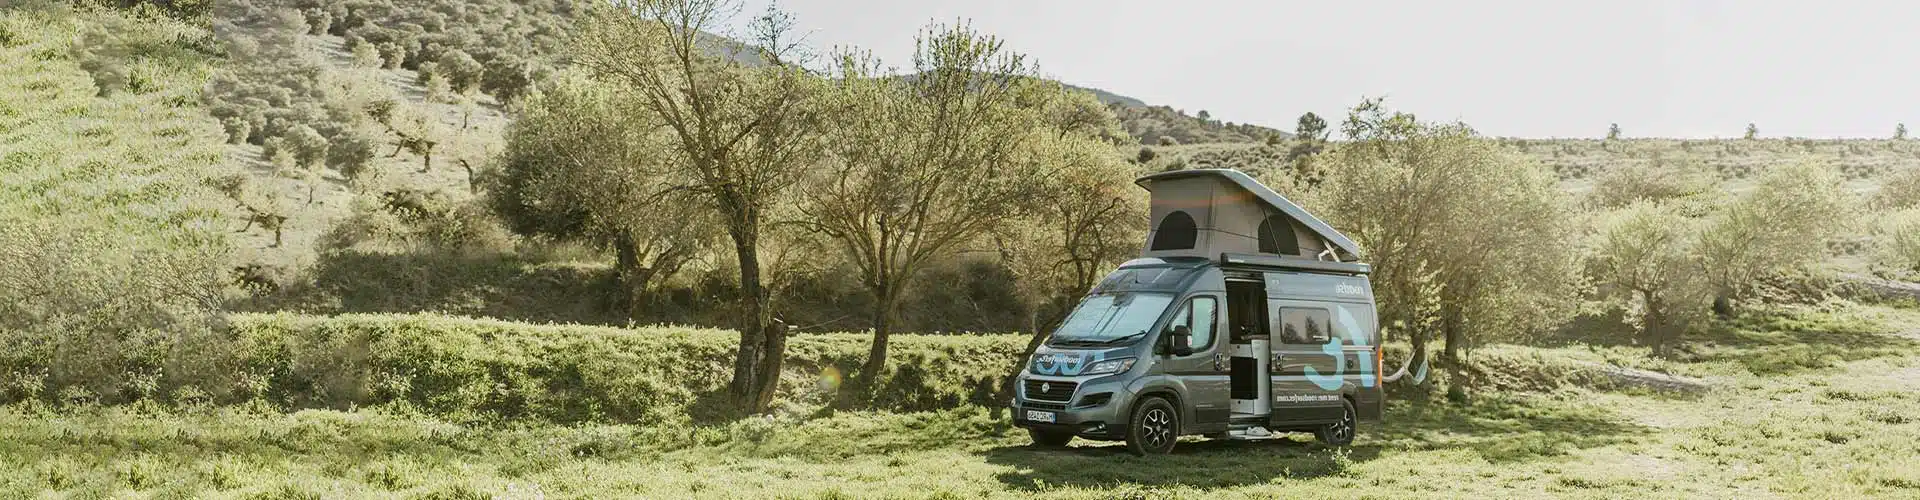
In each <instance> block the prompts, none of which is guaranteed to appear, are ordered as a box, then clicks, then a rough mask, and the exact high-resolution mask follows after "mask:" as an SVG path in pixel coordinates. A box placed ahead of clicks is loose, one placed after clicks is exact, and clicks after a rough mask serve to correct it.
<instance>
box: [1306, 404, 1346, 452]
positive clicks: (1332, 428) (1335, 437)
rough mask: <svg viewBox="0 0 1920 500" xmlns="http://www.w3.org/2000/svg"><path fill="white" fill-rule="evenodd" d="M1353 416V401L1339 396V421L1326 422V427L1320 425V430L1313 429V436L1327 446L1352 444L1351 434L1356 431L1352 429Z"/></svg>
mask: <svg viewBox="0 0 1920 500" xmlns="http://www.w3.org/2000/svg"><path fill="white" fill-rule="evenodd" d="M1354 417H1355V414H1354V411H1353V401H1350V400H1348V399H1346V398H1340V421H1339V422H1334V423H1331V424H1327V425H1326V427H1321V428H1320V430H1317V431H1314V433H1313V436H1314V437H1316V438H1319V439H1320V442H1321V443H1325V444H1326V445H1327V446H1346V445H1350V444H1353V435H1354V434H1355V432H1356V431H1355V429H1354V421H1355V420H1356V419H1355V418H1354Z"/></svg>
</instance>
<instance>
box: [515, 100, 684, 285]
mask: <svg viewBox="0 0 1920 500" xmlns="http://www.w3.org/2000/svg"><path fill="white" fill-rule="evenodd" d="M625 104H627V103H624V102H622V101H621V100H620V99H619V97H618V95H617V93H616V92H615V91H614V89H611V88H608V86H606V85H603V84H599V83H597V82H593V81H590V80H587V79H584V78H577V77H573V78H562V79H556V80H555V81H553V82H552V83H551V84H549V85H548V86H547V88H546V89H545V91H544V92H542V93H541V94H540V95H539V97H535V98H532V99H531V100H530V101H529V102H528V103H527V106H526V110H525V111H524V112H523V113H522V114H521V116H520V118H519V119H518V120H516V121H515V122H514V123H513V124H512V125H511V126H509V127H508V129H507V131H506V146H505V150H504V151H503V152H502V154H501V155H500V156H499V160H498V161H497V163H496V164H495V170H494V172H493V173H492V175H490V176H488V177H489V182H488V184H489V186H488V189H487V193H488V201H489V204H490V205H491V206H492V208H493V210H494V212H495V213H497V214H499V215H500V216H501V219H503V220H505V221H506V222H507V223H508V225H509V226H510V227H511V228H512V229H513V230H514V231H515V232H518V233H521V234H532V235H543V236H548V237H552V238H556V239H565V240H582V241H588V242H592V243H594V244H597V245H601V246H602V247H604V248H610V249H612V250H613V252H614V254H615V259H616V262H615V271H616V272H618V273H619V276H620V281H621V283H622V284H623V285H624V286H625V288H626V289H627V296H626V297H625V300H626V303H627V305H628V315H629V317H638V315H639V313H640V312H641V307H642V306H644V305H645V304H646V299H647V297H648V295H649V293H650V292H651V291H653V289H654V288H655V286H656V285H657V284H658V283H659V282H660V281H662V280H665V279H667V278H671V277H672V276H673V275H674V274H676V273H678V272H679V271H680V269H682V268H683V267H685V266H686V265H687V264H688V263H690V262H692V261H693V260H694V259H696V258H698V257H700V256H701V255H702V253H703V252H704V251H705V250H706V249H707V248H708V247H710V246H711V243H712V242H713V241H714V240H715V239H717V237H718V234H717V232H718V230H717V229H715V227H716V226H715V224H714V221H713V220H712V219H713V217H712V214H711V210H709V209H708V208H707V204H706V203H705V200H701V199H698V198H696V197H694V196H690V195H689V194H688V193H685V192H680V191H677V190H674V189H673V187H672V186H671V185H669V184H667V183H664V182H662V179H661V178H660V177H658V176H655V175H653V174H652V172H653V171H654V170H656V169H658V168H660V165H659V164H658V163H659V161H660V160H659V158H658V157H657V156H656V155H655V152H656V151H657V150H658V149H659V148H660V147H661V144H660V142H661V140H662V139H663V137H661V135H660V134H659V133H658V132H657V129H656V128H654V127H653V126H652V125H653V123H652V122H651V121H650V120H648V117H646V116H645V115H643V114H642V115H636V114H635V113H632V112H631V111H632V108H631V107H628V106H625Z"/></svg>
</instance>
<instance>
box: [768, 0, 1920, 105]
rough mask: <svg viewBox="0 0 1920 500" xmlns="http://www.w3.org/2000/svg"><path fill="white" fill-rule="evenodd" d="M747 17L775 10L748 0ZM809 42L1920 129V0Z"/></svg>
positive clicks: (834, 12)
mask: <svg viewBox="0 0 1920 500" xmlns="http://www.w3.org/2000/svg"><path fill="white" fill-rule="evenodd" d="M749 2H751V3H750V4H749V6H748V7H747V11H746V12H745V13H743V16H742V17H745V14H751V13H758V12H759V11H760V10H761V9H762V8H763V7H764V6H765V5H766V3H765V0H749ZM780 6H781V7H782V8H784V9H786V10H788V11H790V12H792V13H793V14H794V15H795V16H796V18H797V19H796V20H797V21H798V23H799V29H800V31H802V32H803V33H805V34H807V36H808V39H807V40H808V42H809V44H810V45H813V46H815V47H819V48H823V49H825V48H831V47H833V46H856V47H860V48H863V49H867V50H871V51H873V52H874V53H875V54H876V55H878V56H880V57H881V58H883V59H884V60H886V61H887V62H888V63H889V64H893V65H898V66H906V65H908V64H909V63H910V60H909V59H908V57H907V55H908V53H910V52H911V51H912V49H913V37H914V35H915V33H916V32H917V31H918V29H919V28H920V27H921V26H923V25H925V24H927V23H928V22H930V21H941V22H948V23H951V22H953V21H955V20H963V19H964V20H970V21H971V22H972V24H973V26H974V27H975V28H976V29H979V30H981V31H985V32H987V33H990V34H994V35H997V36H1000V37H1001V38H1004V39H1005V40H1006V41H1007V43H1008V45H1009V46H1010V47H1011V48H1013V49H1015V50H1018V51H1020V52H1023V53H1026V54H1028V55H1030V56H1032V57H1033V58H1035V60H1037V61H1038V62H1039V63H1040V66H1041V71H1042V72H1043V73H1045V74H1047V75H1048V76H1052V77H1055V78H1060V79H1062V80H1065V81H1067V82H1069V83H1073V84H1077V85H1082V86H1091V87H1097V88H1102V89H1106V90H1109V91H1113V92H1116V93H1119V94H1122V95H1128V96H1132V97H1137V98H1140V99H1143V100H1145V101H1147V102H1149V103H1153V104H1164V105H1169V106H1173V107H1175V108H1180V109H1184V110H1187V112H1188V113H1194V112H1197V111H1198V110H1203V109H1204V110H1207V111H1209V112H1210V113H1212V115H1213V116H1214V118H1215V119H1219V120H1225V121H1232V122H1251V123H1257V124H1262V125H1267V126H1273V127H1277V128H1282V129H1287V130H1291V129H1292V128H1293V123H1294V120H1295V119H1296V118H1297V117H1298V116H1299V115H1300V114H1301V113H1303V112H1306V111H1313V112H1315V113H1319V114H1321V115H1323V116H1328V117H1329V120H1328V121H1330V122H1334V123H1338V117H1342V116H1345V115H1344V110H1345V109H1346V108H1348V107H1351V106H1352V105H1353V104H1354V103H1355V102H1358V101H1359V100H1360V98H1361V97H1362V96H1382V95H1384V96H1386V97H1387V103H1388V105H1389V106H1390V107H1392V108H1394V109H1398V110H1401V111H1408V112H1412V113H1415V114H1417V115H1420V116H1421V117H1422V118H1424V119H1429V120H1453V119H1459V120H1464V121H1466V122H1467V123H1468V124H1471V125H1473V126H1474V128H1476V129H1479V130H1480V131H1481V132H1482V133H1484V134H1488V135H1496V136H1520V137H1547V136H1553V137H1598V136H1601V135H1604V134H1605V133H1606V130H1607V124H1608V123H1613V122H1617V123H1619V124H1620V126H1621V128H1622V129H1623V131H1624V132H1625V133H1626V135H1628V136H1660V137H1702V138H1704V137H1738V136H1740V134H1741V133H1742V131H1743V130H1744V129H1745V128H1746V124H1747V123H1748V122H1753V123H1756V124H1757V125H1758V126H1759V128H1760V133H1761V135H1762V136H1772V137H1777V136H1803V137H1821V138H1825V137H1886V136H1889V135H1891V134H1892V132H1893V128H1894V124H1895V123H1898V122H1903V121H1904V122H1907V123H1909V124H1910V126H1920V52H1917V51H1916V49H1920V38H1916V36H1920V2H1914V1H1884V2H1870V1H1840V0H1834V1H1818V2H1816V1H1796V2H1786V1H1736V0H1719V1H1715V0H1699V1H1646V0H1627V1H1613V0H1608V1H1591V0H1587V1H1579V2H1573V1H1558V0H1533V1H1528V0H1511V1H1486V0H1481V1H1444V2H1443V1H1415V0H1408V1H1349V0H1318V1H1310V2H1309V1H1241V2H1225V1H1205V0H1156V1H1136V0H1106V1H1098V0H1081V1H1051V0H1050V1H1044V2H1043V1H1018V0H780Z"/></svg>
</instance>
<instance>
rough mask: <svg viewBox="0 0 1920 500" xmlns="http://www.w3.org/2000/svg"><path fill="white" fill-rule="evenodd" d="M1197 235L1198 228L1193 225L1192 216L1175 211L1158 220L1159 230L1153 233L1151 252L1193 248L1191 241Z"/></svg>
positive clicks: (1198, 233) (1198, 232)
mask: <svg viewBox="0 0 1920 500" xmlns="http://www.w3.org/2000/svg"><path fill="white" fill-rule="evenodd" d="M1199 235H1200V227H1199V226H1198V225H1195V224H1194V223H1193V216H1191V215H1187V213H1186V212H1184V211H1180V210H1175V211H1173V212H1171V213H1168V214H1167V216H1166V217H1163V218H1161V219H1160V229H1159V230H1157V231H1154V232H1153V250H1186V249H1189V248H1193V241H1194V240H1195V239H1197V238H1198V237H1199Z"/></svg>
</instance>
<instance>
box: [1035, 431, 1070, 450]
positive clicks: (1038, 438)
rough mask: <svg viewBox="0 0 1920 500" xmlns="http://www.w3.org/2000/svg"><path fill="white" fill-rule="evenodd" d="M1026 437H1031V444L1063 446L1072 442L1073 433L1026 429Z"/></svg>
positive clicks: (1049, 446)
mask: <svg viewBox="0 0 1920 500" xmlns="http://www.w3.org/2000/svg"><path fill="white" fill-rule="evenodd" d="M1027 437H1031V438H1033V445H1034V446H1038V447H1042V448H1063V447H1066V446H1067V443H1070V442H1073V434H1072V433H1067V432H1059V431H1043V430H1040V429H1027Z"/></svg>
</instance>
